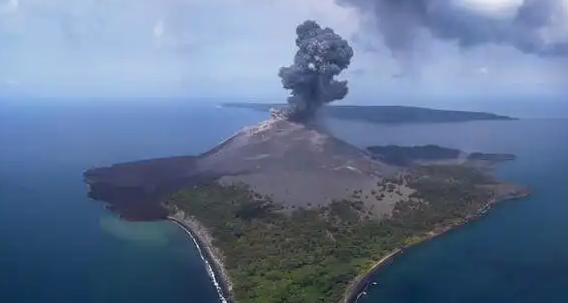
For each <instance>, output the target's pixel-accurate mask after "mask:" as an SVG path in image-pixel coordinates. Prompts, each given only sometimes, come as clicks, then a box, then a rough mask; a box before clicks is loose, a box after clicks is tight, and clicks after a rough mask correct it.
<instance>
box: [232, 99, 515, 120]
mask: <svg viewBox="0 0 568 303" xmlns="http://www.w3.org/2000/svg"><path fill="white" fill-rule="evenodd" d="M223 106H224V107H231V108H245V109H251V110H256V111H262V112H268V111H270V109H271V108H275V109H282V108H285V107H286V106H287V105H286V104H263V103H225V104H223ZM319 114H320V115H322V116H324V117H330V118H335V119H341V120H352V121H364V122H371V123H379V124H402V123H451V122H468V121H486V120H517V119H516V118H512V117H508V116H501V115H496V114H491V113H484V112H469V111H454V110H441V109H430V108H424V107H412V106H394V105H393V106H391V105H330V106H326V107H323V108H321V109H320V110H319Z"/></svg>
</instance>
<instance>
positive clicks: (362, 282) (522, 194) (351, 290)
mask: <svg viewBox="0 0 568 303" xmlns="http://www.w3.org/2000/svg"><path fill="white" fill-rule="evenodd" d="M529 195H530V190H529V189H528V188H523V189H520V190H519V191H517V192H516V193H514V194H506V195H502V196H500V197H496V198H493V199H491V200H489V201H488V202H487V203H486V204H485V205H484V206H483V207H481V208H480V209H479V210H478V211H477V213H476V214H473V215H471V216H468V217H466V218H465V219H464V220H461V221H458V222H455V223H452V224H450V225H446V226H440V227H439V228H437V229H434V230H432V231H429V232H426V233H424V234H422V235H420V236H416V238H415V240H413V241H412V242H411V243H408V244H405V245H402V246H401V247H399V248H396V249H394V250H393V251H391V252H390V253H389V254H387V255H386V256H384V257H383V258H382V259H381V260H380V261H378V262H376V263H375V264H373V266H372V267H371V269H370V270H369V271H367V272H365V273H364V274H361V275H359V276H358V277H356V278H355V279H354V280H353V281H352V282H351V283H350V284H349V286H348V287H347V289H346V290H345V296H344V297H343V300H342V301H341V303H357V301H358V300H359V298H360V297H361V296H362V295H363V292H365V290H366V289H367V287H368V286H369V284H371V283H372V282H373V281H372V280H373V278H374V276H375V274H376V273H377V272H378V271H379V270H380V269H381V268H383V267H384V266H386V265H388V264H389V263H390V262H391V261H392V260H393V259H394V258H395V257H397V256H398V255H400V254H403V253H404V252H405V251H406V250H407V249H409V248H411V247H414V246H416V245H418V244H422V243H425V242H428V241H430V240H432V239H434V238H436V237H438V236H441V235H444V234H446V233H448V232H450V231H453V230H456V229H458V228H460V227H464V226H465V225H467V223H470V222H472V221H475V220H478V219H481V218H482V217H483V216H485V215H486V214H487V212H488V211H489V210H490V209H491V207H493V206H494V205H495V204H497V203H500V202H504V201H509V200H517V199H522V198H526V197H528V196H529Z"/></svg>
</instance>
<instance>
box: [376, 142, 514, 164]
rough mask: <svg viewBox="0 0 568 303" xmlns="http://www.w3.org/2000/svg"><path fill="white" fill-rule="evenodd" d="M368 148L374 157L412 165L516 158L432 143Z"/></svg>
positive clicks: (392, 162) (495, 160)
mask: <svg viewBox="0 0 568 303" xmlns="http://www.w3.org/2000/svg"><path fill="white" fill-rule="evenodd" d="M367 150H368V151H369V152H371V154H372V155H373V157H374V158H376V159H378V160H381V161H384V162H387V163H390V164H394V165H410V164H412V163H420V162H421V161H444V162H447V161H448V160H455V161H456V163H463V162H464V161H487V162H501V161H512V160H515V159H516V156H515V155H513V154H491V153H489V154H488V153H481V152H474V153H470V154H466V153H464V152H462V151H460V150H458V149H453V148H447V147H442V146H438V145H432V144H429V145H423V146H398V145H387V146H369V147H367Z"/></svg>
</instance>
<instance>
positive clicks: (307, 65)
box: [278, 20, 353, 122]
mask: <svg viewBox="0 0 568 303" xmlns="http://www.w3.org/2000/svg"><path fill="white" fill-rule="evenodd" d="M296 34H297V38H296V45H297V46H298V51H297V52H296V55H295V56H294V63H293V64H292V65H290V66H288V67H282V68H280V71H279V73H278V76H279V77H280V78H281V80H282V86H283V87H284V88H285V89H288V90H291V93H290V96H289V97H288V104H289V107H288V109H287V110H286V111H285V115H286V117H287V118H288V119H289V120H293V121H303V122H306V121H309V120H311V119H313V118H314V115H315V112H316V111H317V109H318V108H320V107H321V106H322V105H324V104H327V103H330V102H333V101H335V100H341V99H343V98H344V97H345V96H346V95H347V92H348V88H347V81H345V80H343V81H338V80H335V77H336V76H337V75H339V74H340V73H341V72H342V71H343V70H345V69H346V68H347V67H348V66H349V64H350V63H351V58H352V57H353V49H352V48H351V46H350V45H349V43H348V42H347V41H346V40H344V39H343V38H342V37H341V36H339V35H338V34H336V33H335V32H334V31H333V30H332V29H331V28H328V27H326V28H322V27H320V26H319V24H318V23H317V22H315V21H312V20H308V21H305V22H304V23H302V24H300V25H298V27H297V28H296Z"/></svg>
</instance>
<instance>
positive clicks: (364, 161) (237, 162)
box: [84, 114, 400, 220]
mask: <svg viewBox="0 0 568 303" xmlns="http://www.w3.org/2000/svg"><path fill="white" fill-rule="evenodd" d="M399 170H400V168H398V167H396V166H393V165H389V164H386V163H383V162H381V161H378V160H376V159H373V158H372V157H371V155H370V154H369V153H368V152H367V151H364V150H361V149H359V148H357V147H355V146H353V145H350V144H348V143H346V142H344V141H342V140H340V139H338V138H336V137H334V136H332V135H331V134H329V133H328V132H326V131H325V130H323V129H322V128H320V127H318V126H317V124H315V123H297V122H291V121H289V120H287V119H285V118H283V117H280V116H278V115H277V114H274V115H273V116H272V117H271V118H269V119H268V120H266V121H263V122H260V123H258V124H256V125H253V126H249V127H245V128H243V129H242V130H240V131H239V132H237V133H236V134H234V135H232V136H230V137H229V138H227V139H226V140H224V141H223V142H221V143H219V144H218V145H217V146H215V147H214V148H212V149H211V150H209V151H207V152H205V153H203V154H200V155H197V156H177V157H170V158H159V159H151V160H142V161H135V162H128V163H121V164H115V165H112V166H109V167H101V168H94V169H91V170H88V171H86V172H85V173H84V177H85V180H86V182H87V184H88V185H89V188H90V192H89V196H90V197H91V198H94V199H96V200H103V201H106V202H108V203H109V206H110V208H111V209H112V210H114V211H117V212H118V213H120V214H121V215H122V216H123V217H124V218H127V219H131V220H151V219H163V218H165V216H166V215H167V214H166V212H165V211H164V210H163V209H162V207H161V206H160V201H161V199H163V198H164V197H165V196H167V195H168V194H169V193H171V192H173V191H176V190H179V189H181V188H185V187H190V186H195V185H198V184H200V183H203V182H210V181H214V182H218V183H220V184H222V185H231V184H245V185H247V186H248V187H250V188H251V189H252V190H254V191H255V192H257V193H259V194H262V195H265V196H268V197H270V198H271V199H272V201H273V202H275V203H276V204H278V205H280V206H282V207H283V208H285V209H287V208H289V209H293V208H311V207H321V206H325V205H327V204H329V203H331V202H332V201H334V200H343V199H348V198H350V197H351V196H352V195H353V192H354V191H362V192H371V191H373V190H374V189H376V187H377V184H378V183H379V181H380V180H381V179H382V178H383V177H385V176H390V175H393V174H396V172H397V171H399ZM361 200H362V201H363V202H364V203H365V205H367V206H369V207H372V206H373V205H375V204H376V202H377V201H376V199H374V197H373V196H372V195H368V196H365V195H363V197H362V199H361ZM392 202H396V201H391V202H389V203H384V204H385V205H380V207H378V209H382V212H388V211H389V209H390V208H391V206H392Z"/></svg>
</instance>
